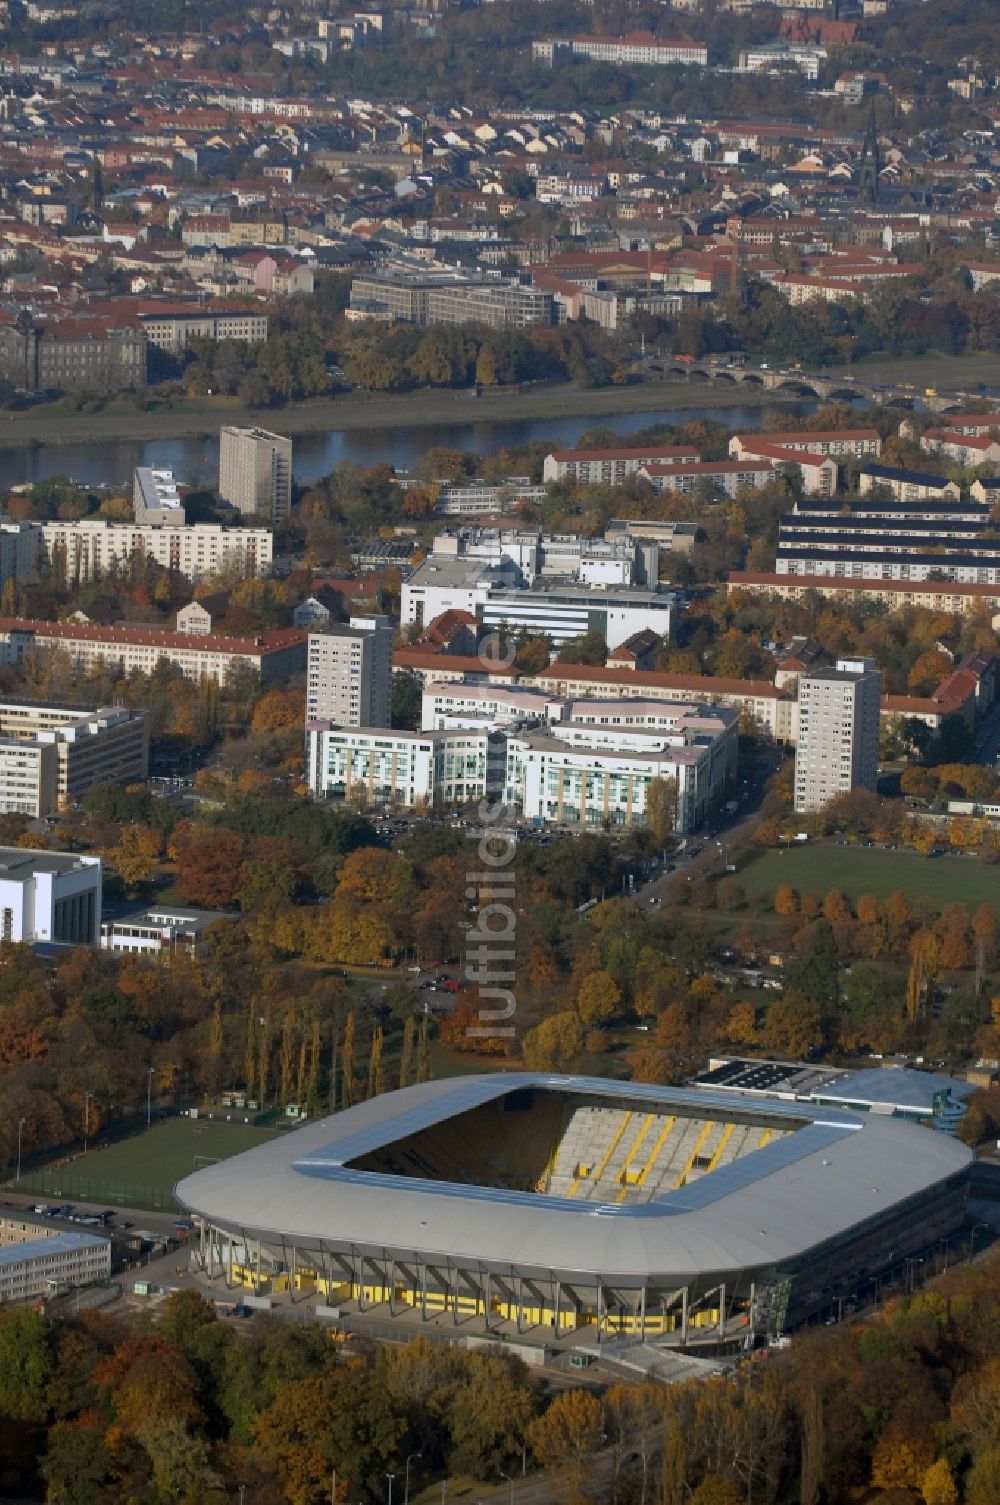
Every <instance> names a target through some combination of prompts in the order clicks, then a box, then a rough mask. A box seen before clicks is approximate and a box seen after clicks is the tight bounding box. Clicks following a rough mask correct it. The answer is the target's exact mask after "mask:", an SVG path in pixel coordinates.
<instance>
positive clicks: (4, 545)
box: [0, 519, 43, 586]
mask: <svg viewBox="0 0 1000 1505" xmlns="http://www.w3.org/2000/svg"><path fill="white" fill-rule="evenodd" d="M42 557H43V548H42V535H41V532H40V530H39V527H38V524H37V523H16V522H12V521H10V520H9V519H4V520H0V586H3V585H6V584H7V581H8V580H16V581H18V582H19V583H20V584H22V585H30V584H32V583H33V582H34V581H35V580H37V579H38V570H39V564H40V562H41V560H42Z"/></svg>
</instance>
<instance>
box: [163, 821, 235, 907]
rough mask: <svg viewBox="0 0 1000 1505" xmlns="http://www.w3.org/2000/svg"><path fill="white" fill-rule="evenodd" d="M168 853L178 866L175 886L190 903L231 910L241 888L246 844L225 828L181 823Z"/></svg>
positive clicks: (172, 838)
mask: <svg viewBox="0 0 1000 1505" xmlns="http://www.w3.org/2000/svg"><path fill="white" fill-rule="evenodd" d="M167 850H168V854H169V856H170V857H171V859H172V860H173V861H174V862H175V863H176V864H177V879H176V883H175V887H176V889H177V892H178V893H179V894H180V896H181V898H182V899H184V900H185V901H186V903H188V904H196V905H198V907H199V908H201V909H229V908H230V907H231V906H232V905H233V904H235V902H236V895H237V893H238V892H239V887H240V882H241V879H240V866H241V864H242V862H243V858H244V856H245V855H246V842H245V841H244V840H243V838H242V836H239V835H237V833H236V832H235V831H228V830H227V829H226V828H225V827H224V826H209V825H202V824H196V823H194V822H192V821H182V822H181V824H180V825H179V826H178V827H177V829H176V831H175V832H174V834H173V836H172V837H171V838H170V844H169V847H168V849H167Z"/></svg>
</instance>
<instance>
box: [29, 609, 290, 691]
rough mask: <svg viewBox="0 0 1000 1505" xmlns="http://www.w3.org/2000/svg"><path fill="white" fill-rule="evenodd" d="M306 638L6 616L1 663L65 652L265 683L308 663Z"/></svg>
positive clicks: (142, 668) (129, 667) (140, 667)
mask: <svg viewBox="0 0 1000 1505" xmlns="http://www.w3.org/2000/svg"><path fill="white" fill-rule="evenodd" d="M306 641H307V638H306V634H305V633H304V632H300V631H298V630H297V629H296V628H294V627H287V628H282V629H280V630H278V631H276V632H265V633H261V635H260V636H259V637H255V638H227V637H215V636H211V635H208V634H206V635H194V634H190V633H183V632H168V631H167V630H165V629H163V628H159V627H94V626H90V625H80V624H78V623H75V622H42V621H30V620H24V619H22V618H20V617H0V665H12V666H14V667H16V666H17V665H18V664H20V663H22V662H23V661H24V659H25V658H28V657H31V656H34V655H37V654H44V653H47V652H55V651H56V650H60V651H62V652H64V653H66V654H67V655H68V656H69V658H70V660H71V661H72V662H73V663H74V664H75V665H77V666H78V667H80V668H82V669H84V670H86V669H89V668H93V667H94V666H96V665H98V664H102V665H109V664H116V665H118V666H119V668H120V669H121V672H122V673H123V674H130V673H132V672H133V670H135V671H138V672H139V673H140V674H152V673H153V671H154V669H155V668H156V667H157V665H158V664H160V663H164V662H165V663H168V664H173V666H174V667H175V668H176V669H177V670H178V671H179V672H180V673H181V674H183V676H184V678H185V679H193V680H194V681H195V682H196V683H197V682H198V681H200V680H203V679H214V680H215V681H216V683H217V684H219V685H224V684H225V683H226V681H227V679H229V678H230V676H231V675H232V674H234V673H235V672H237V671H238V670H240V669H250V670H252V671H253V672H254V673H256V674H259V675H260V680H261V683H262V684H269V683H272V682H273V681H275V680H283V679H288V677H289V676H290V675H292V674H297V673H300V672H301V671H302V670H304V669H305V666H306Z"/></svg>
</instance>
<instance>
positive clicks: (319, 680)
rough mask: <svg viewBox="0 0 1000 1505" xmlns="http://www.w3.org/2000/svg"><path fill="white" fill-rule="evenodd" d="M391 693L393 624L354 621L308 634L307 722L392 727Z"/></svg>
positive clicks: (375, 620) (363, 619)
mask: <svg viewBox="0 0 1000 1505" xmlns="http://www.w3.org/2000/svg"><path fill="white" fill-rule="evenodd" d="M391 693H392V624H391V622H390V620H389V618H388V617H383V616H377V617H352V618H351V620H350V624H349V625H348V626H346V627H345V626H343V625H342V624H340V623H330V624H329V625H328V626H326V627H324V628H323V629H322V631H320V632H311V633H310V634H309V660H308V667H307V671H306V721H307V722H309V721H312V720H320V721H329V722H331V723H332V724H333V725H335V726H388V725H389V702H390V697H391Z"/></svg>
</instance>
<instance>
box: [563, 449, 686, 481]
mask: <svg viewBox="0 0 1000 1505" xmlns="http://www.w3.org/2000/svg"><path fill="white" fill-rule="evenodd" d="M700 459H701V455H700V454H699V453H698V451H697V450H696V449H694V448H693V447H692V446H691V445H689V444H673V445H660V446H656V445H646V446H645V447H642V448H632V449H557V450H553V451H552V453H551V454H549V455H546V457H545V463H544V465H543V466H542V479H543V480H544V481H575V482H576V484H577V485H578V486H620V485H621V484H622V482H623V481H624V480H625V478H626V476H630V475H634V474H635V473H636V472H637V471H639V470H642V469H643V467H645V466H649V465H659V466H671V465H682V464H684V465H689V464H692V463H695V462H697V461H698V460H700Z"/></svg>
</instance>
